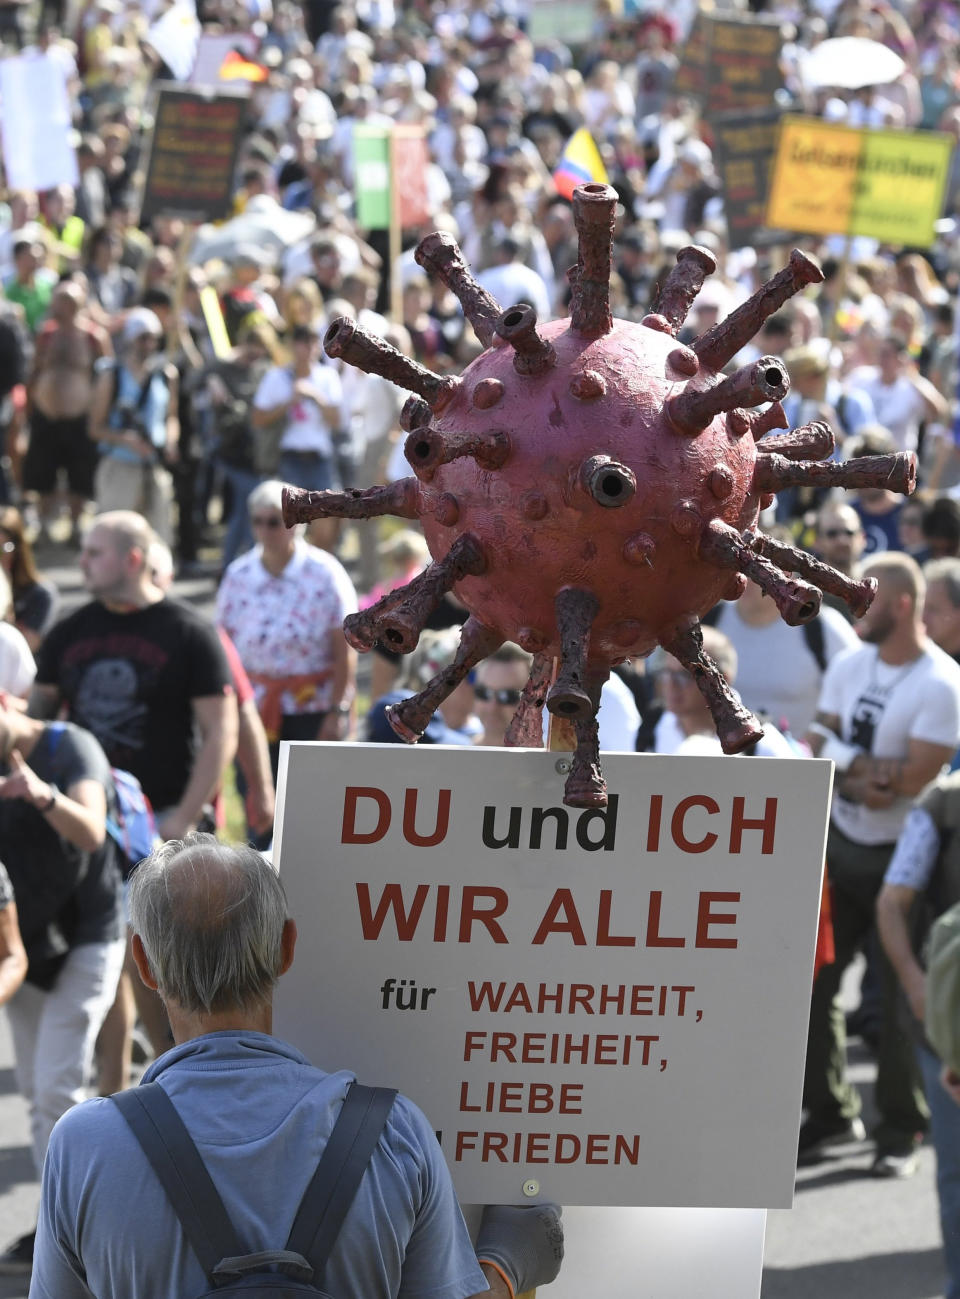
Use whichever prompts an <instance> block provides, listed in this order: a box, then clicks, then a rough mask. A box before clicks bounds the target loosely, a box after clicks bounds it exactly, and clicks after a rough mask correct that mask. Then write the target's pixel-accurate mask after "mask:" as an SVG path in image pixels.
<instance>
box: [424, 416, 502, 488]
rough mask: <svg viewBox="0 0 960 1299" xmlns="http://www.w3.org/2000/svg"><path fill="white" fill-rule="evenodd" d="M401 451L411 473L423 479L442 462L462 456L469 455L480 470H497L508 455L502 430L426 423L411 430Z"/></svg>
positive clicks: (431, 474)
mask: <svg viewBox="0 0 960 1299" xmlns="http://www.w3.org/2000/svg"><path fill="white" fill-rule="evenodd" d="M403 454H404V455H405V456H406V457H407V460H408V461H409V463H410V464H411V465H412V466H413V471H414V473H415V474H416V475H417V476H418V477H422V478H426V479H430V478H432V477H433V474H434V470H436V469H439V467H440V466H441V465H448V464H449V463H450V461H451V460H461V459H463V457H464V456H472V457H473V459H474V460H475V461H476V462H477V464H478V465H479V466H480V468H481V469H499V468H500V466H501V465H502V464H503V463H504V461H505V460H506V459H507V456H509V454H510V437H509V435H508V434H507V433H504V432H503V430H502V429H486V430H484V431H483V432H476V433H454V432H451V431H449V430H448V431H446V432H443V431H441V430H440V429H438V428H433V427H432V426H428V427H427V428H418V429H414V431H413V432H412V433H411V434H410V436H409V437H408V438H407V440H406V442H405V443H404V444H403Z"/></svg>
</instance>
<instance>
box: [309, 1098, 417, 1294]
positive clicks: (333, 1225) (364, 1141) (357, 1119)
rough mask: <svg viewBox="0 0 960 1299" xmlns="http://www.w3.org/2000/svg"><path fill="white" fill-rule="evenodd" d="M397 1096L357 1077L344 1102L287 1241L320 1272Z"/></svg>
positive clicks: (318, 1273)
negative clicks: (361, 1081) (357, 1080)
mask: <svg viewBox="0 0 960 1299" xmlns="http://www.w3.org/2000/svg"><path fill="white" fill-rule="evenodd" d="M396 1096H397V1093H396V1090H395V1089H393V1088H389V1087H365V1086H363V1084H362V1083H358V1082H354V1083H352V1084H351V1086H350V1089H349V1091H348V1092H347V1094H346V1097H345V1098H344V1102H343V1105H342V1106H341V1107H340V1113H339V1115H338V1116H337V1121H336V1123H335V1124H334V1127H333V1131H332V1132H331V1133H330V1137H329V1139H328V1140H327V1144H326V1146H325V1147H324V1151H323V1155H322V1156H321V1158H320V1163H319V1164H318V1165H317V1171H316V1172H315V1173H314V1175H313V1177H312V1178H311V1180H310V1185H309V1186H308V1187H307V1189H306V1191H305V1192H304V1196H303V1199H302V1200H301V1201H300V1208H299V1209H298V1210H297V1216H296V1217H295V1218H294V1220H293V1226H292V1227H291V1229H290V1239H289V1240H288V1241H287V1246H286V1247H287V1249H288V1250H290V1251H292V1252H293V1253H295V1254H302V1255H303V1257H304V1258H308V1259H309V1260H310V1262H311V1263H312V1264H313V1266H314V1268H315V1269H316V1273H317V1275H318V1276H319V1275H321V1274H322V1270H323V1268H325V1267H326V1265H327V1260H328V1258H329V1257H330V1251H331V1250H332V1248H333V1246H334V1243H335V1242H336V1239H337V1236H338V1235H339V1232H340V1228H341V1226H342V1225H343V1220H344V1218H345V1217H346V1216H347V1210H348V1209H349V1208H350V1206H351V1204H352V1203H353V1201H354V1199H355V1197H356V1194H357V1191H358V1190H359V1188H360V1183H361V1181H362V1180H363V1175H364V1173H365V1172H366V1169H367V1165H368V1164H369V1162H370V1156H371V1155H372V1154H373V1152H374V1150H375V1149H376V1147H377V1142H378V1141H379V1140H380V1134H381V1132H382V1131H383V1127H384V1124H385V1123H386V1121H387V1115H388V1114H389V1113H390V1110H391V1109H392V1108H393V1102H394V1100H395V1099H396Z"/></svg>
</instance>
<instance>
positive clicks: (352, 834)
mask: <svg viewBox="0 0 960 1299" xmlns="http://www.w3.org/2000/svg"><path fill="white" fill-rule="evenodd" d="M361 798H365V799H368V800H370V801H372V802H374V803H376V805H377V809H378V811H377V824H376V825H375V826H374V828H373V829H372V830H365V831H362V832H361V831H359V830H358V829H357V803H358V802H359V800H360V799H361ZM389 829H390V800H389V798H387V796H386V794H385V793H384V792H383V790H382V789H373V788H372V787H371V786H369V785H348V786H347V787H346V789H345V790H344V791H343V824H342V829H341V833H340V842H341V843H378V842H379V841H380V840H381V839H382V838H383V836H384V835H385V834H386V833H387V831H388V830H389Z"/></svg>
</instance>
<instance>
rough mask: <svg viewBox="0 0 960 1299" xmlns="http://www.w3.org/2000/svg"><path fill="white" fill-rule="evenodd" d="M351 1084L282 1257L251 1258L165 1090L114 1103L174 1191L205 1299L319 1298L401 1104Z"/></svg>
mask: <svg viewBox="0 0 960 1299" xmlns="http://www.w3.org/2000/svg"><path fill="white" fill-rule="evenodd" d="M396 1095H397V1093H396V1091H392V1090H390V1089H389V1088H386V1087H364V1086H362V1085H361V1084H360V1083H357V1082H355V1083H352V1084H351V1086H350V1089H349V1091H348V1092H347V1095H346V1098H345V1100H344V1102H343V1106H342V1107H341V1110H340V1113H339V1115H338V1116H337V1121H336V1123H335V1124H334V1127H333V1131H332V1132H331V1133H330V1138H329V1140H328V1141H327V1144H326V1146H325V1148H324V1151H323V1155H322V1156H321V1158H320V1162H319V1164H318V1165H317V1170H316V1172H315V1173H314V1175H313V1177H312V1178H311V1180H310V1185H309V1186H308V1187H307V1189H306V1191H305V1192H304V1196H303V1199H302V1200H301V1201H300V1207H299V1209H298V1210H297V1213H296V1217H295V1218H294V1220H293V1226H292V1227H291V1228H290V1235H289V1237H288V1239H287V1243H286V1245H285V1246H284V1248H283V1249H267V1250H261V1251H260V1252H258V1253H255V1254H250V1253H246V1252H245V1251H244V1249H243V1246H242V1245H241V1244H240V1242H239V1240H238V1238H237V1234H236V1232H235V1231H234V1228H233V1224H232V1223H231V1221H230V1219H229V1218H228V1217H227V1211H226V1209H225V1208H224V1207H223V1201H222V1200H221V1199H220V1196H219V1194H218V1193H217V1188H216V1187H215V1186H214V1184H213V1181H212V1179H211V1177H210V1174H209V1173H208V1172H207V1170H206V1168H205V1167H204V1164H203V1160H202V1159H201V1158H200V1154H199V1151H198V1150H197V1147H196V1146H195V1145H194V1143H193V1140H192V1138H191V1136H190V1134H189V1132H188V1131H187V1129H186V1128H185V1127H184V1124H183V1120H182V1119H181V1118H180V1115H179V1114H178V1113H177V1111H176V1109H175V1107H174V1105H173V1103H172V1102H171V1100H170V1098H169V1097H168V1096H167V1093H166V1092H165V1091H164V1090H163V1088H162V1087H161V1086H160V1084H159V1083H146V1084H145V1085H143V1086H140V1087H133V1088H131V1089H130V1090H129V1091H124V1092H118V1093H117V1094H116V1095H115V1096H113V1097H112V1098H111V1099H112V1100H113V1102H114V1104H115V1105H116V1106H117V1107H118V1108H119V1110H120V1113H121V1114H122V1115H123V1117H124V1118H125V1119H126V1121H127V1123H128V1124H129V1125H130V1128H131V1130H132V1132H133V1135H134V1136H135V1137H136V1139H137V1141H138V1142H139V1143H140V1146H141V1148H142V1149H143V1153H144V1154H145V1155H146V1157H147V1159H148V1160H149V1161H150V1164H151V1166H152V1168H153V1171H154V1172H155V1173H156V1175H157V1177H158V1178H159V1180H160V1184H161V1185H162V1186H163V1189H164V1190H165V1191H166V1193H167V1196H168V1198H169V1200H170V1203H171V1205H172V1206H173V1208H174V1211H175V1212H176V1215H177V1217H178V1218H179V1219H180V1223H181V1225H182V1227H183V1230H184V1232H185V1233H186V1236H187V1239H188V1240H189V1242H190V1244H191V1246H192V1248H193V1252H194V1253H195V1254H196V1256H197V1258H198V1259H199V1261H200V1266H201V1267H202V1268H203V1270H204V1272H205V1273H206V1275H207V1279H208V1280H209V1282H210V1285H211V1286H212V1287H213V1288H212V1289H211V1290H208V1291H205V1292H204V1295H203V1296H199V1297H198V1299H208V1296H217V1299H306V1296H308V1295H312V1296H313V1299H317V1296H322V1297H323V1299H329V1296H328V1295H326V1292H325V1291H324V1290H322V1289H321V1284H322V1280H323V1272H324V1268H325V1267H326V1264H327V1259H328V1258H329V1257H330V1251H331V1249H332V1248H333V1245H334V1243H335V1241H336V1239H337V1236H338V1234H339V1232H340V1227H341V1225H342V1223H343V1220H344V1218H345V1217H346V1215H347V1210H348V1209H349V1208H350V1205H351V1204H352V1203H353V1200H354V1197H355V1196H356V1194H357V1190H358V1189H359V1186H360V1182H361V1181H362V1179H363V1174H364V1172H365V1171H366V1168H367V1165H368V1163H369V1162H370V1156H371V1155H372V1154H373V1152H374V1150H375V1149H376V1145H377V1142H378V1141H379V1139H380V1133H381V1132H382V1131H383V1125H384V1124H385V1123H386V1121H387V1115H388V1114H389V1113H390V1110H391V1107H392V1106H393V1102H394V1099H395V1097H396Z"/></svg>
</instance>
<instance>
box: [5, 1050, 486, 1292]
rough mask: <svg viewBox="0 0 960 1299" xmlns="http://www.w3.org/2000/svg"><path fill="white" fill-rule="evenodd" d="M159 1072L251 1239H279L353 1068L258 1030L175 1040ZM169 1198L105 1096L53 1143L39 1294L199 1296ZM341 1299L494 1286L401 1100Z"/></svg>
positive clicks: (242, 1233)
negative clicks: (337, 1067)
mask: <svg viewBox="0 0 960 1299" xmlns="http://www.w3.org/2000/svg"><path fill="white" fill-rule="evenodd" d="M154 1079H157V1080H159V1082H160V1084H161V1085H162V1086H163V1088H164V1090H165V1091H166V1092H167V1094H168V1096H169V1097H170V1099H171V1100H172V1101H173V1103H174V1105H175V1106H176V1108H177V1110H178V1112H179V1114H180V1117H181V1118H182V1119H183V1121H184V1123H185V1124H186V1126H187V1128H188V1130H189V1132H190V1135H191V1137H192V1138H193V1140H194V1142H195V1143H196V1145H197V1149H198V1150H199V1152H200V1154H201V1156H202V1158H203V1162H204V1164H205V1165H206V1167H207V1169H208V1170H209V1172H210V1176H211V1177H212V1178H213V1181H214V1183H215V1185H216V1187H217V1190H218V1191H219V1193H220V1196H221V1198H222V1199H223V1202H224V1206H225V1208H226V1210H227V1214H228V1215H229V1217H230V1220H231V1222H232V1223H233V1225H234V1228H235V1230H236V1232H237V1235H238V1237H239V1239H240V1241H241V1243H242V1244H243V1246H244V1248H245V1249H247V1250H249V1251H250V1252H253V1251H256V1250H261V1249H281V1248H283V1246H284V1245H285V1244H286V1241H287V1237H288V1235H289V1232H290V1227H291V1224H292V1223H293V1218H294V1215H295V1213H296V1210H297V1208H298V1206H299V1204H300V1200H301V1198H302V1196H303V1193H304V1191H305V1190H306V1187H307V1183H308V1182H309V1181H310V1178H311V1177H312V1175H313V1172H314V1170H315V1168H316V1165H317V1162H318V1160H319V1158H320V1155H321V1154H322V1152H323V1148H324V1146H325V1144H326V1141H327V1138H328V1136H329V1135H330V1132H331V1130H332V1128H333V1125H334V1122H335V1121H336V1117H337V1115H338V1113H339V1111H340V1105H341V1103H342V1101H343V1098H344V1096H345V1095H346V1091H347V1088H348V1086H349V1085H350V1083H351V1082H352V1081H353V1075H352V1074H350V1073H347V1072H343V1071H341V1072H339V1073H333V1074H325V1073H324V1072H323V1071H322V1070H320V1069H316V1068H314V1067H313V1066H312V1065H311V1064H310V1063H309V1062H308V1061H307V1060H306V1059H305V1058H304V1057H303V1056H302V1055H301V1054H300V1052H299V1051H296V1050H295V1049H294V1048H293V1047H292V1046H289V1045H287V1043H285V1042H281V1041H280V1040H279V1039H277V1038H274V1037H267V1036H265V1035H264V1034H261V1033H244V1032H225V1033H210V1034H207V1035H206V1036H204V1037H199V1038H195V1039H193V1040H192V1041H190V1042H185V1043H184V1044H183V1045H181V1046H178V1047H174V1048H173V1050H172V1051H168V1052H167V1053H166V1054H165V1055H163V1056H161V1057H160V1059H159V1060H157V1061H155V1062H154V1064H153V1065H151V1067H150V1068H149V1069H148V1070H147V1072H146V1074H145V1075H144V1081H145V1082H150V1081H153V1080H154ZM209 1288H210V1287H209V1283H208V1282H207V1280H206V1278H205V1276H204V1274H203V1272H202V1271H201V1268H200V1264H199V1263H198V1262H197V1259H196V1257H195V1256H194V1253H193V1250H192V1249H191V1248H190V1245H189V1244H188V1243H187V1240H186V1237H185V1236H184V1233H183V1230H182V1228H181V1226H180V1223H179V1221H178V1220H177V1218H176V1217H175V1215H174V1212H173V1209H172V1208H171V1207H170V1204H169V1201H168V1200H167V1197H166V1194H165V1192H164V1191H163V1189H162V1187H161V1186H160V1184H159V1182H158V1181H157V1179H156V1176H155V1174H154V1172H153V1170H152V1169H151V1167H150V1166H149V1164H148V1163H147V1160H146V1156H145V1155H144V1154H143V1152H142V1151H141V1149H140V1146H139V1145H138V1143H137V1141H136V1139H135V1138H134V1136H133V1134H132V1132H131V1131H130V1129H129V1128H128V1127H127V1124H126V1121H125V1120H124V1119H123V1117H122V1116H121V1114H120V1111H119V1110H118V1109H117V1107H116V1106H115V1105H114V1104H113V1102H112V1101H110V1100H91V1101H86V1102H85V1103H84V1104H82V1105H78V1106H76V1107H75V1108H74V1109H72V1110H69V1111H68V1112H67V1113H66V1114H65V1115H64V1116H63V1117H62V1118H61V1119H60V1121H59V1122H58V1123H57V1125H56V1127H55V1128H54V1130H53V1134H52V1136H51V1138H50V1146H49V1150H48V1152H47V1160H46V1164H45V1165H44V1170H43V1191H42V1196H41V1205H40V1219H39V1223H38V1226H37V1240H36V1247H35V1252H34V1265H33V1279H32V1281H31V1284H30V1296H31V1299H80V1297H81V1296H83V1299H89V1296H90V1295H94V1296H96V1299H193V1296H196V1295H201V1294H204V1293H205V1292H206V1291H207V1290H208V1289H209ZM324 1288H325V1289H326V1290H327V1291H328V1292H329V1293H330V1295H332V1296H333V1297H334V1299H393V1297H394V1296H400V1297H402V1299H427V1297H428V1296H429V1299H466V1297H467V1296H469V1295H473V1294H477V1293H479V1292H481V1291H484V1290H486V1289H487V1283H486V1281H485V1280H484V1276H483V1273H482V1272H481V1271H480V1268H479V1266H478V1264H477V1260H476V1255H475V1254H474V1252H473V1249H472V1248H471V1245H470V1239H469V1236H468V1235H467V1231H466V1227H465V1226H464V1222H463V1217H462V1215H461V1213H460V1208H459V1206H458V1204H457V1201H456V1197H455V1195H454V1192H453V1185H452V1183H451V1181H450V1174H449V1172H448V1170H447V1167H446V1164H445V1163H444V1159H443V1155H442V1154H441V1151H440V1146H439V1143H438V1142H437V1139H436V1136H435V1135H434V1132H433V1130H432V1129H431V1127H430V1124H429V1123H428V1121H427V1119H426V1117H425V1116H424V1115H423V1114H422V1113H421V1111H420V1110H419V1109H417V1107H416V1106H415V1105H414V1104H413V1102H412V1101H410V1100H408V1099H407V1098H406V1097H405V1096H398V1097H397V1099H396V1101H395V1103H394V1106H393V1109H392V1111H391V1114H390V1117H389V1118H388V1120H387V1124H386V1127H385V1128H384V1131H383V1134H382V1135H381V1137H380V1142H379V1145H378V1146H377V1149H376V1150H375V1151H374V1154H373V1156H372V1158H371V1161H370V1165H369V1167H368V1168H367V1171H366V1174H365V1175H364V1178H363V1182H362V1183H361V1186H360V1190H359V1191H358V1192H357V1197H356V1199H355V1200H354V1202H353V1204H352V1205H351V1207H350V1210H349V1212H348V1213H347V1216H346V1218H345V1220H344V1223H343V1227H342V1228H341V1231H340V1235H339V1237H338V1240H337V1243H336V1245H335V1247H334V1249H333V1252H332V1254H331V1258H330V1262H329V1265H328V1267H327V1269H326V1273H325V1277H324Z"/></svg>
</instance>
